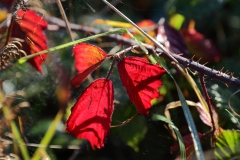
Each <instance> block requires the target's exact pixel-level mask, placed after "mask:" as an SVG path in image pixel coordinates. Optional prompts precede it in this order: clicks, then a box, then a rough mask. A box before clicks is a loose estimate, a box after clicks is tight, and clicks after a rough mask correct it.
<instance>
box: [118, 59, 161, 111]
mask: <svg viewBox="0 0 240 160" xmlns="http://www.w3.org/2000/svg"><path fill="white" fill-rule="evenodd" d="M118 71H119V75H120V78H121V81H122V83H123V85H124V86H125V88H126V90H127V93H128V95H129V98H130V101H131V102H132V103H133V104H134V105H135V106H136V108H137V111H138V113H139V114H148V112H149V109H150V107H151V100H152V99H154V98H157V97H159V96H160V93H159V91H158V87H160V86H161V85H162V82H161V81H160V77H161V76H162V75H163V74H164V73H165V72H166V71H165V70H164V69H163V68H161V67H159V65H157V64H155V65H153V64H150V63H149V62H148V61H147V60H146V59H143V58H139V57H126V58H124V59H123V60H121V61H120V62H119V63H118Z"/></svg>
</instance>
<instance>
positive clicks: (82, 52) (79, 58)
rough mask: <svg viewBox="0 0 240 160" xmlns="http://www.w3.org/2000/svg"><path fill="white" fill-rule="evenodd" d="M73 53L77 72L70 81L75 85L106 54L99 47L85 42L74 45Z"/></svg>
mask: <svg viewBox="0 0 240 160" xmlns="http://www.w3.org/2000/svg"><path fill="white" fill-rule="evenodd" d="M73 53H74V58H75V61H76V64H75V65H76V69H77V70H78V72H79V73H78V74H77V75H76V76H75V77H74V78H73V79H72V80H71V83H72V84H73V85H75V86H76V87H77V86H79V85H80V84H81V83H82V82H83V81H84V80H85V79H86V77H87V76H88V75H89V74H90V73H92V72H93V71H94V70H95V69H96V68H97V67H98V66H99V65H100V64H101V63H102V62H103V61H104V60H105V59H106V56H107V54H106V52H105V51H103V50H102V49H101V48H99V47H97V46H94V45H92V44H87V43H80V44H77V45H75V46H74V48H73Z"/></svg>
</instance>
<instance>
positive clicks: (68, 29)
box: [57, 0, 74, 41]
mask: <svg viewBox="0 0 240 160" xmlns="http://www.w3.org/2000/svg"><path fill="white" fill-rule="evenodd" d="M57 5H58V8H59V10H60V13H61V15H62V17H63V19H64V21H65V24H66V26H67V31H68V33H69V35H70V37H71V39H72V41H74V38H73V35H72V31H71V27H70V26H69V22H68V19H67V16H66V14H65V12H64V9H63V6H62V3H61V1H60V0H57Z"/></svg>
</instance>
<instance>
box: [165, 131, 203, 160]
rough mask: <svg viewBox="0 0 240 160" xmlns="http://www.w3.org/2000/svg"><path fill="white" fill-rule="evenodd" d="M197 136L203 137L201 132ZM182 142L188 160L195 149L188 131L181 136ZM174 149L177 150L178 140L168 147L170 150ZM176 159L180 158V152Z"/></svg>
mask: <svg viewBox="0 0 240 160" xmlns="http://www.w3.org/2000/svg"><path fill="white" fill-rule="evenodd" d="M198 136H199V138H200V139H202V137H203V135H202V134H201V133H198ZM183 143H184V146H185V149H186V157H187V160H190V159H192V156H193V153H194V151H195V149H194V145H193V140H192V136H191V134H190V133H189V134H187V135H185V136H183ZM176 150H179V143H178V142H175V143H174V145H173V146H172V147H171V148H170V151H171V152H173V151H176ZM177 159H180V154H178V156H177Z"/></svg>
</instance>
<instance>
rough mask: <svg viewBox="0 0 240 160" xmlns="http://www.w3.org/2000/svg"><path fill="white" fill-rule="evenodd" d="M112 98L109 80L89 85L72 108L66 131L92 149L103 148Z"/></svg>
mask: <svg viewBox="0 0 240 160" xmlns="http://www.w3.org/2000/svg"><path fill="white" fill-rule="evenodd" d="M113 98H114V93H113V85H112V82H111V81H110V80H107V79H98V80H96V81H94V82H93V83H91V84H90V86H88V88H86V89H85V91H84V92H83V93H82V95H81V96H80V97H79V98H78V101H77V103H76V104H75V105H74V106H73V108H72V110H71V111H72V113H71V115H70V117H69V119H68V120H67V128H66V131H67V132H69V133H70V134H72V135H74V136H75V137H77V138H85V139H87V140H88V141H89V142H90V143H91V145H92V148H93V149H94V148H95V147H97V148H101V147H103V146H104V142H105V140H106V136H107V135H108V133H109V129H110V124H111V121H112V120H111V117H112V113H113Z"/></svg>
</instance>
